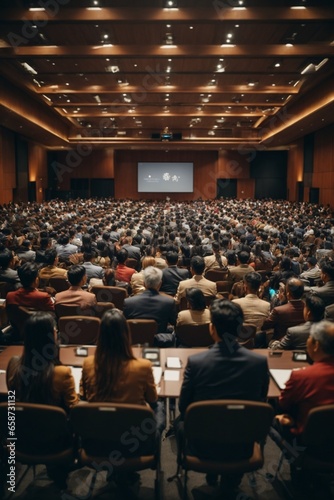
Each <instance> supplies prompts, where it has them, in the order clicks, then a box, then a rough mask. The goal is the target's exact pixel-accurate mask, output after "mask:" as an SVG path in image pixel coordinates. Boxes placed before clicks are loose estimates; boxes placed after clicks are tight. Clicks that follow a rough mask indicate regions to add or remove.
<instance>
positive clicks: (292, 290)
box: [286, 278, 304, 300]
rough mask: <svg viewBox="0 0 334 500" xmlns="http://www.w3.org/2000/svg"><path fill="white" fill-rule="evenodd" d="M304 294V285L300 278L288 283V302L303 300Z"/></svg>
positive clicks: (291, 279)
mask: <svg viewBox="0 0 334 500" xmlns="http://www.w3.org/2000/svg"><path fill="white" fill-rule="evenodd" d="M303 293H304V283H303V282H302V281H301V280H300V279H298V278H290V279H288V281H287V282H286V296H287V299H288V300H298V299H301V298H302V296H303Z"/></svg>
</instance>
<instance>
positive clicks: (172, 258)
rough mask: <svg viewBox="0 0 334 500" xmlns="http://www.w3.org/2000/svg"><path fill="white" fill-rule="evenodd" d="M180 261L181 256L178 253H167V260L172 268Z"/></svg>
mask: <svg viewBox="0 0 334 500" xmlns="http://www.w3.org/2000/svg"><path fill="white" fill-rule="evenodd" d="M178 259H179V256H178V254H177V253H176V252H167V253H166V260H167V262H168V264H171V265H172V266H173V265H175V264H177V261H178Z"/></svg>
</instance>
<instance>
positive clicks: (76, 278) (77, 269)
mask: <svg viewBox="0 0 334 500" xmlns="http://www.w3.org/2000/svg"><path fill="white" fill-rule="evenodd" d="M85 274H86V268H85V267H84V266H81V265H79V264H78V265H74V266H71V267H70V268H69V270H68V271H67V279H68V281H69V282H70V283H71V285H72V286H78V285H79V283H80V281H81V280H82V278H83V277H84V276H85Z"/></svg>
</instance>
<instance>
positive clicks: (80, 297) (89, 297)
mask: <svg viewBox="0 0 334 500" xmlns="http://www.w3.org/2000/svg"><path fill="white" fill-rule="evenodd" d="M55 300H56V304H75V305H78V306H79V307H80V308H81V309H88V308H89V307H92V306H95V305H96V296H95V295H94V293H90V292H86V291H85V290H83V289H82V288H81V287H79V286H70V288H69V289H68V290H64V291H63V292H59V293H56V296H55Z"/></svg>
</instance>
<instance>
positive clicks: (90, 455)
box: [70, 403, 160, 498]
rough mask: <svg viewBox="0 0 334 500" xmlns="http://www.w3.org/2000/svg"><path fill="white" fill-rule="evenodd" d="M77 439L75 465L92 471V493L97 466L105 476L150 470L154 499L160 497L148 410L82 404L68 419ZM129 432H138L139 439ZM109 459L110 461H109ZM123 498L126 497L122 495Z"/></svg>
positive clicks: (154, 438) (153, 425)
mask: <svg viewBox="0 0 334 500" xmlns="http://www.w3.org/2000/svg"><path fill="white" fill-rule="evenodd" d="M70 420H71V424H72V426H73V430H74V432H75V433H76V435H77V436H78V437H79V438H80V444H81V445H80V449H79V463H80V464H81V465H82V466H88V467H92V468H93V469H94V474H93V478H92V483H91V485H90V492H91V493H92V492H93V489H94V484H95V481H96V476H97V473H98V470H102V467H101V468H99V465H100V464H101V465H102V464H103V469H105V467H106V466H107V472H108V476H110V475H115V478H117V474H118V473H120V472H132V471H140V470H144V469H153V470H155V471H156V474H155V498H159V495H160V437H158V436H157V434H156V431H155V429H156V423H155V418H154V414H153V411H152V410H151V408H149V407H148V406H141V405H130V404H114V403H86V404H81V405H78V406H76V407H74V408H73V409H72V411H71V416H70ZM132 429H139V430H140V433H141V434H140V435H141V436H143V437H142V438H139V437H138V434H134V433H133V431H132ZM111 457H112V459H111ZM125 497H126V495H125Z"/></svg>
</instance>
